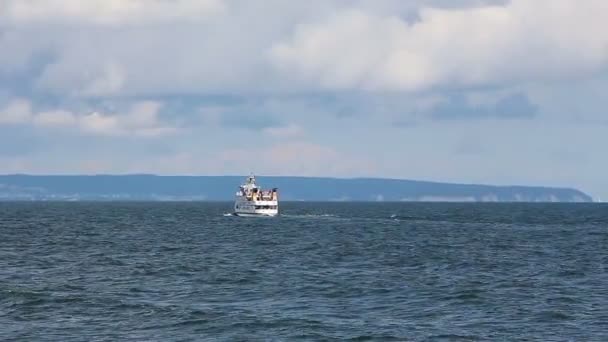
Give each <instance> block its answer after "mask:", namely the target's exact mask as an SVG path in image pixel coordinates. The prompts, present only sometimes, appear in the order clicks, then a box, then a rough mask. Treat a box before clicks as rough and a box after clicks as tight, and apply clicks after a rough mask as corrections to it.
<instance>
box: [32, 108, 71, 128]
mask: <svg viewBox="0 0 608 342" xmlns="http://www.w3.org/2000/svg"><path fill="white" fill-rule="evenodd" d="M76 121H77V118H76V116H75V115H74V114H72V112H68V111H66V110H52V111H46V112H41V113H39V114H37V115H35V116H34V117H33V122H34V124H36V125H40V126H71V125H74V124H76Z"/></svg>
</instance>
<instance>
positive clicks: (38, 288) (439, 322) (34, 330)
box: [0, 202, 608, 341]
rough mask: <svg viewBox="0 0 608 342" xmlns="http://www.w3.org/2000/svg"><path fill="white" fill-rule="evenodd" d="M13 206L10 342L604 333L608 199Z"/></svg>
mask: <svg viewBox="0 0 608 342" xmlns="http://www.w3.org/2000/svg"><path fill="white" fill-rule="evenodd" d="M231 206H232V203H228V202H226V203H219V202H218V203H213V202H164V203H163V202H147V203H145V202H141V203H140V202H123V203H119V202H108V203H104V202H89V203H84V202H1V203H0V341H608V268H607V265H608V206H607V205H603V204H506V203H505V204H501V203H487V204H481V203H468V204H457V203H452V204H450V203H335V202H333V203H308V202H289V203H282V204H281V214H282V215H281V216H280V217H277V218H240V217H231V216H225V215H224V214H226V213H228V212H229V211H230V210H231Z"/></svg>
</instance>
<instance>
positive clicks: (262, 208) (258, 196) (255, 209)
mask: <svg viewBox="0 0 608 342" xmlns="http://www.w3.org/2000/svg"><path fill="white" fill-rule="evenodd" d="M234 215H236V216H277V215H279V193H278V192H277V188H272V189H271V190H266V191H264V190H262V188H261V187H260V186H258V185H257V184H256V182H255V176H253V175H251V176H249V177H247V181H246V182H245V184H243V185H241V186H240V187H239V191H237V192H236V200H235V201H234Z"/></svg>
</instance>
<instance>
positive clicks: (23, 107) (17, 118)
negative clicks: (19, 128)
mask: <svg viewBox="0 0 608 342" xmlns="http://www.w3.org/2000/svg"><path fill="white" fill-rule="evenodd" d="M31 118H32V106H31V104H30V102H29V101H27V100H23V99H16V100H13V101H11V102H10V103H9V104H8V105H7V106H6V107H5V108H4V109H0V125H1V124H21V123H26V122H29V121H30V120H31Z"/></svg>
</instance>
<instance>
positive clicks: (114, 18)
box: [0, 0, 223, 25]
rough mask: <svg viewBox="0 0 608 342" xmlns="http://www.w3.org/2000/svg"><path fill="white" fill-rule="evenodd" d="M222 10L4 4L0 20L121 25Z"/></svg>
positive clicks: (149, 1)
mask: <svg viewBox="0 0 608 342" xmlns="http://www.w3.org/2000/svg"><path fill="white" fill-rule="evenodd" d="M222 8H223V3H222V0H173V1H166V0H86V1H82V0H3V1H2V3H0V20H2V19H3V20H4V21H7V22H9V23H13V24H21V23H49V22H51V23H60V24H64V23H65V22H66V21H68V22H70V21H71V22H77V23H81V24H101V25H120V24H129V25H131V24H138V23H141V22H155V21H168V20H178V19H179V20H183V19H199V18H200V17H201V16H206V15H209V14H214V13H217V12H218V11H220V10H221V9H222Z"/></svg>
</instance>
